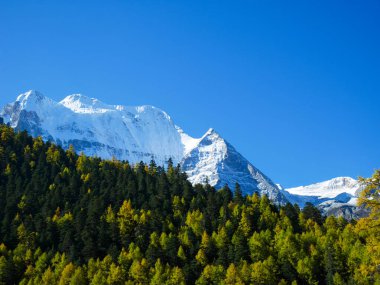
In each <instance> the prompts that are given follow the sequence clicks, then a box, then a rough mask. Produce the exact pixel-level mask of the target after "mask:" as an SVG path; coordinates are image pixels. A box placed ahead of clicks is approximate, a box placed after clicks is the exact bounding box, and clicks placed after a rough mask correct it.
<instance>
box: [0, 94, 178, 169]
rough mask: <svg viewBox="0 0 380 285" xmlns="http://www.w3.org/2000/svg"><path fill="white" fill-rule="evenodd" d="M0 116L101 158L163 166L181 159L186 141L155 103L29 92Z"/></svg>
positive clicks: (46, 137) (55, 140) (50, 138)
mask: <svg viewBox="0 0 380 285" xmlns="http://www.w3.org/2000/svg"><path fill="white" fill-rule="evenodd" d="M0 115H1V116H2V117H4V118H5V122H9V123H10V124H11V126H12V127H14V128H18V129H23V130H27V131H29V132H30V133H31V135H33V136H39V135H41V136H42V137H43V139H45V140H50V141H54V142H56V143H58V144H59V145H62V146H63V147H64V148H67V147H68V146H69V145H70V144H72V145H73V146H74V148H75V149H76V150H77V151H78V152H82V151H83V152H84V153H85V154H87V155H96V156H99V157H102V158H112V157H116V158H118V159H120V160H129V161H131V162H134V163H135V162H139V161H141V160H142V161H144V162H148V161H150V160H151V159H152V158H154V159H155V160H156V162H157V163H159V164H163V163H164V162H166V161H167V160H168V159H169V158H172V159H173V160H174V161H175V162H179V161H180V160H181V159H182V157H183V155H184V153H183V152H184V144H183V142H182V140H181V135H180V134H179V133H178V131H177V129H176V127H175V125H174V123H173V121H172V120H171V119H170V117H169V116H168V115H167V114H166V113H165V112H164V111H162V110H160V109H158V108H155V107H153V106H139V107H125V106H112V105H106V104H104V103H102V102H100V101H98V100H97V99H93V98H88V97H86V96H83V95H80V94H75V95H70V96H68V97H66V98H65V99H63V100H62V101H61V102H59V103H58V102H55V101H53V100H51V99H49V98H47V97H44V96H43V95H42V94H41V93H39V92H36V91H28V92H26V93H24V94H22V95H20V96H19V97H18V98H17V100H16V102H14V103H11V104H8V105H7V106H5V107H4V109H3V110H2V111H1V113H0Z"/></svg>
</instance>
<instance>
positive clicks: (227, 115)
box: [0, 0, 380, 187]
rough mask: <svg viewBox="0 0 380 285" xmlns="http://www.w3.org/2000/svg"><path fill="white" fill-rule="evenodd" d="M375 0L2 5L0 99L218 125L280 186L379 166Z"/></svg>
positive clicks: (379, 40)
mask: <svg viewBox="0 0 380 285" xmlns="http://www.w3.org/2000/svg"><path fill="white" fill-rule="evenodd" d="M379 15H380V1H350V0H345V1H304V0H302V1H282V0H281V1H263V0H257V1H253V0H252V1H194V0H193V1H143V0H138V1H137V0H136V1H124V0H123V1H94V0H93V1H70V0H65V1H47V0H46V1H37V0H33V1H17V0H12V1H5V0H0V105H1V106H3V105H4V104H5V103H7V102H11V101H14V100H15V98H16V96H17V95H18V94H19V93H22V92H24V91H26V90H29V89H36V90H39V91H40V92H42V93H43V94H45V95H46V96H48V97H50V98H52V99H55V100H60V99H62V98H63V97H65V96H66V95H68V94H72V93H83V94H85V95H87V96H90V97H95V98H98V99H100V100H102V101H104V102H106V103H110V104H123V105H141V104H150V105H155V106H157V107H160V108H162V109H163V110H165V111H166V112H167V113H169V114H170V115H171V117H172V118H173V120H174V122H175V123H176V124H178V125H179V126H181V127H182V128H183V129H184V130H185V131H186V132H187V133H189V134H190V135H192V136H197V137H200V136H201V135H202V134H203V133H204V132H206V131H207V129H208V128H209V127H213V128H215V130H216V131H217V132H219V133H220V134H221V135H222V136H223V137H224V138H226V139H227V140H228V141H229V142H230V143H232V144H233V145H234V146H235V147H236V149H237V150H238V151H240V152H241V153H242V154H243V155H244V156H245V157H246V158H248V159H249V160H250V161H251V162H252V163H253V164H254V165H255V166H257V167H258V168H259V169H261V170H262V171H263V172H264V173H266V174H267V175H268V176H269V177H271V178H272V180H274V181H275V182H277V183H281V184H283V185H284V186H287V187H290V186H298V185H303V184H308V183H313V182H318V181H322V180H326V179H329V178H332V177H336V176H352V177H357V176H359V175H361V176H369V175H371V174H372V172H373V170H374V169H376V168H379V167H380V17H379Z"/></svg>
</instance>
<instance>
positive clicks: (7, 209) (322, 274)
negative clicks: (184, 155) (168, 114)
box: [0, 125, 380, 285]
mask: <svg viewBox="0 0 380 285" xmlns="http://www.w3.org/2000/svg"><path fill="white" fill-rule="evenodd" d="M376 175H377V176H376ZM376 177H377V178H376ZM376 179H377V180H376ZM374 181H375V182H376V181H377V182H376V183H378V181H379V173H378V172H377V173H375V175H374V178H373V179H371V180H366V182H367V183H368V184H371V183H372V186H371V185H370V186H371V187H372V188H371V189H372V190H369V191H366V192H365V194H366V195H367V196H368V197H371V195H373V193H377V192H378V191H377V190H376V189H378V188H376V187H375V186H373V182H374ZM376 191H377V192H376ZM368 197H367V198H368ZM364 198H365V197H364ZM364 202H366V203H368V204H371V203H372V204H371V205H370V206H372V207H373V212H372V215H371V216H370V217H369V218H365V219H361V220H359V221H358V222H355V221H353V222H351V223H348V222H347V221H345V220H344V219H343V218H338V219H337V218H334V217H328V218H326V219H325V218H323V217H322V216H321V214H320V213H319V211H318V210H317V209H316V208H314V207H313V206H312V205H307V206H306V207H305V208H304V209H303V210H300V209H299V208H298V207H297V206H293V205H290V204H287V205H286V206H284V207H281V208H278V207H276V206H275V205H273V204H272V203H271V202H270V201H269V200H268V198H267V197H266V196H263V197H259V196H258V195H257V194H254V195H252V196H246V197H244V196H243V195H242V194H241V191H240V189H239V185H238V184H237V185H236V186H235V187H234V190H233V191H231V190H230V189H229V188H228V187H227V186H226V187H224V188H223V189H221V190H219V191H216V190H215V189H214V188H212V187H210V186H208V185H206V186H202V185H196V186H192V185H191V184H190V183H189V182H188V181H187V180H186V175H185V174H183V173H182V172H181V169H180V168H179V167H176V166H173V165H172V164H171V163H169V165H168V167H167V169H164V168H162V167H160V166H157V165H155V163H154V162H151V163H150V164H149V165H145V164H143V163H141V164H137V165H130V164H128V162H120V161H116V160H112V161H106V160H101V159H99V158H93V157H86V156H84V155H79V156H78V155H77V154H75V152H74V150H73V149H72V148H71V149H69V150H67V151H64V150H63V149H61V148H60V147H57V146H55V145H53V144H49V143H44V142H43V141H42V140H41V139H40V138H37V139H33V138H32V137H30V136H28V135H27V134H26V133H25V132H20V133H15V132H14V130H13V129H12V128H9V127H7V126H5V125H1V126H0V222H1V224H0V227H1V228H0V230H1V231H0V284H18V283H21V284H50V285H51V284H126V283H127V284H194V283H195V284H374V283H376V282H377V284H379V282H380V281H379V280H380V265H379V264H380V248H379V244H380V242H379V237H380V231H379V228H380V225H379V207H378V204H376V203H374V202H376V199H369V200H368V199H367V200H364Z"/></svg>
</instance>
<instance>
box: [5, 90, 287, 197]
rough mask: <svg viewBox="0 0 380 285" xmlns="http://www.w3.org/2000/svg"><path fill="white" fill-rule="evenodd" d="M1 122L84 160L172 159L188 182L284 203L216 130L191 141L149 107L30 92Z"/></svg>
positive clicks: (11, 106) (9, 108)
mask: <svg viewBox="0 0 380 285" xmlns="http://www.w3.org/2000/svg"><path fill="white" fill-rule="evenodd" d="M0 117H3V118H4V122H5V123H9V124H10V125H11V126H12V127H13V128H15V129H19V130H26V131H28V132H29V133H30V134H31V135H32V136H41V137H42V138H43V139H44V140H46V141H52V142H55V143H57V144H59V145H61V146H62V147H63V148H68V147H69V146H70V145H73V146H74V148H75V150H76V151H77V152H83V153H85V154H86V155H90V156H99V157H102V158H106V159H109V158H112V157H115V158H117V159H120V160H128V161H130V162H131V163H137V162H140V161H144V162H149V161H150V160H151V159H154V160H155V161H156V163H157V164H158V165H163V164H164V163H165V162H166V161H167V160H168V159H169V158H171V159H172V160H173V162H174V163H180V164H181V165H182V167H183V169H184V170H185V171H186V172H187V174H188V176H189V180H190V181H191V182H192V183H204V182H206V181H208V182H209V183H210V184H211V185H213V186H216V187H217V188H220V187H222V186H224V185H225V184H229V185H230V187H233V185H234V184H235V182H238V183H239V184H240V185H241V189H242V191H243V192H245V193H253V192H255V191H258V192H259V193H261V194H264V193H265V194H267V195H268V196H269V198H271V199H272V200H273V201H275V202H277V203H285V202H286V201H287V198H286V197H285V195H284V194H283V193H282V191H280V190H279V189H278V188H277V186H276V185H275V184H274V183H273V182H272V181H271V180H270V179H269V178H268V177H267V176H265V175H264V174H263V173H261V172H260V171H259V170H258V169H257V168H255V167H254V166H253V165H252V164H251V163H249V162H248V161H247V160H246V159H245V158H244V157H243V156H242V155H241V154H239V153H238V152H237V151H236V150H235V148H234V147H232V145H230V144H229V143H228V142H226V141H225V140H224V139H223V138H221V137H220V136H219V135H218V134H217V133H216V132H215V131H214V130H212V129H210V130H209V131H207V132H206V134H205V135H204V136H203V137H201V138H193V137H191V136H189V135H188V134H186V133H185V132H184V131H183V130H182V129H181V128H179V127H178V126H176V125H175V124H174V122H173V121H172V119H171V118H170V117H169V115H168V114H166V113H165V112H164V111H162V110H160V109H158V108H156V107H153V106H138V107H127V106H121V105H107V104H104V103H102V102H100V101H99V100H97V99H94V98H88V97H86V96H83V95H80V94H74V95H70V96H67V97H66V98H64V99H63V100H62V101H60V102H56V101H54V100H51V99H49V98H47V97H45V96H43V95H42V94H41V93H39V92H37V91H28V92H26V93H24V94H21V95H19V96H18V97H17V99H16V101H15V102H13V103H10V104H8V105H6V106H5V107H4V108H3V109H2V110H1V111H0Z"/></svg>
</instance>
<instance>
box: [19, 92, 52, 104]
mask: <svg viewBox="0 0 380 285" xmlns="http://www.w3.org/2000/svg"><path fill="white" fill-rule="evenodd" d="M44 99H45V96H44V95H43V94H42V93H41V92H39V91H37V90H29V91H27V92H25V93H22V94H20V95H19V96H18V97H17V99H16V101H18V102H23V101H25V100H35V101H41V100H44Z"/></svg>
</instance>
